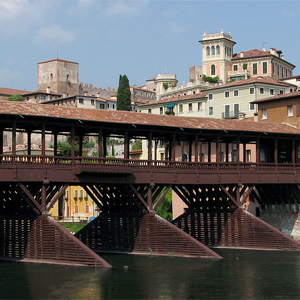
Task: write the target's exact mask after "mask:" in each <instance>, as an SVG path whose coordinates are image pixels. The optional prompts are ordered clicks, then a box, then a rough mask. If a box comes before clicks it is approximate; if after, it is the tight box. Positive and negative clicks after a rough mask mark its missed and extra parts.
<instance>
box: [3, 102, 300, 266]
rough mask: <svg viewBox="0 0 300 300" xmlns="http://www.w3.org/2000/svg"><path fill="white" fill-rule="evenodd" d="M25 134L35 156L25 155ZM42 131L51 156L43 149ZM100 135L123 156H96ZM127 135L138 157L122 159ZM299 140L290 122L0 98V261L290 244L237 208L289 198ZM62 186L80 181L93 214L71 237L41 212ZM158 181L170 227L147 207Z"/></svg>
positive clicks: (296, 175) (101, 152)
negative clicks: (62, 145) (36, 144)
mask: <svg viewBox="0 0 300 300" xmlns="http://www.w3.org/2000/svg"><path fill="white" fill-rule="evenodd" d="M20 134H22V135H23V137H24V136H25V137H26V139H25V140H26V144H27V147H26V148H27V153H26V154H22V155H20V154H17V150H16V149H17V137H18V135H20ZM33 135H35V136H36V135H39V136H40V141H41V143H40V144H41V145H40V148H41V149H40V150H41V154H40V155H32V154H31V151H30V149H31V143H32V137H33ZM4 136H6V138H7V136H8V137H9V138H8V140H11V145H10V147H11V153H10V154H4V153H3V144H4ZM61 136H64V137H66V136H67V137H68V139H69V140H70V143H71V156H70V157H62V156H59V155H58V154H59V153H58V149H57V144H58V141H59V139H60V138H61ZM86 136H89V137H94V138H95V140H96V141H97V148H98V151H97V153H96V156H93V157H87V156H82V154H83V140H84V137H86ZM49 137H50V138H51V140H52V141H53V147H54V155H46V145H47V142H46V141H48V140H49ZM108 138H118V139H122V140H123V145H124V151H123V153H124V158H121V159H115V158H108V157H107V155H106V143H107V139H108ZM137 139H142V140H146V141H147V143H146V144H147V147H146V148H147V149H146V151H147V155H146V158H145V159H141V160H132V159H129V147H130V142H131V140H137ZM75 143H78V144H79V155H77V156H75ZM159 144H160V145H163V147H164V160H158V159H157V147H158V145H159ZM299 145H300V130H299V129H297V128H295V127H292V126H289V125H283V124H267V123H263V124H261V123H255V122H249V121H237V120H217V119H205V118H183V117H180V118H179V117H173V116H160V115H151V114H138V113H132V112H122V111H102V110H88V109H76V108H69V107H54V106H50V105H38V104H36V105H35V104H30V103H14V102H8V101H0V185H1V191H0V192H1V196H0V224H1V226H0V257H1V258H5V259H22V260H26V259H31V260H32V259H33V260H42V261H47V262H57V263H77V264H87V265H102V266H105V267H109V265H108V264H107V263H106V262H105V261H104V260H103V259H101V257H99V256H98V255H97V254H96V253H95V252H123V253H140V254H149V253H150V252H151V253H154V254H160V255H170V254H172V255H178V256H197V257H211V258H218V259H219V258H221V257H220V256H219V255H218V254H216V253H215V252H213V251H212V250H211V249H210V247H216V246H223V247H242V248H255V249H257V248H260V249H276V250H279V249H280V250H298V249H300V243H298V242H297V241H295V240H294V239H292V238H290V237H288V236H286V235H284V234H283V233H281V232H280V231H279V230H277V229H275V228H273V227H272V226H270V225H269V224H267V223H265V222H263V221H262V220H260V219H259V218H258V217H256V216H254V215H252V214H250V213H248V212H247V211H246V210H245V209H244V205H245V203H247V202H251V201H252V202H254V201H255V202H257V203H259V204H260V205H264V204H267V203H292V204H296V205H298V204H299V202H300V191H299V186H298V184H299V182H300V163H299V155H298V154H299ZM184 147H186V148H187V149H188V151H186V152H187V153H188V159H187V161H186V162H185V161H182V157H183V155H182V154H183V153H182V149H183V148H184ZM204 147H205V149H206V152H205V151H204ZM230 149H231V150H230ZM249 151H250V152H251V151H252V152H251V155H249V153H250V152H249ZM69 185H81V186H82V187H83V188H84V189H85V190H86V192H87V193H88V194H89V196H90V197H91V198H92V199H93V201H94V202H95V204H96V205H97V206H98V207H99V209H100V210H101V213H100V215H99V217H98V218H97V219H95V220H94V221H93V222H91V223H89V224H88V225H87V226H86V227H85V228H84V229H83V230H81V231H80V232H78V233H77V234H76V236H73V235H71V234H70V233H68V232H67V231H66V230H64V229H63V228H62V227H60V225H59V224H58V223H56V222H55V221H54V220H52V219H51V217H50V215H49V210H50V209H51V208H52V207H53V205H54V204H55V202H56V201H58V199H59V198H60V197H62V196H63V195H64V192H65V189H66V188H67V187H68V186H69ZM170 189H172V190H173V193H175V194H176V195H177V196H178V197H179V198H180V199H181V201H183V202H184V203H185V205H186V207H187V209H186V210H185V212H184V213H183V214H182V215H181V216H179V217H178V218H176V219H175V220H174V221H173V222H172V223H169V222H167V221H166V220H164V219H162V218H160V217H159V216H158V215H157V214H156V212H155V211H156V209H157V207H158V206H159V205H160V204H161V202H162V200H163V199H164V197H165V195H166V193H167V192H168V191H169V190H170Z"/></svg>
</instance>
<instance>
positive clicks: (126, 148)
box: [124, 130, 129, 159]
mask: <svg viewBox="0 0 300 300" xmlns="http://www.w3.org/2000/svg"><path fill="white" fill-rule="evenodd" d="M124 158H125V159H129V135H128V130H125V133H124Z"/></svg>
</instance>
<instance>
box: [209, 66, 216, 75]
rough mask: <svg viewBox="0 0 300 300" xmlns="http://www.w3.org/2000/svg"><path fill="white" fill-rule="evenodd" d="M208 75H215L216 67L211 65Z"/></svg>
mask: <svg viewBox="0 0 300 300" xmlns="http://www.w3.org/2000/svg"><path fill="white" fill-rule="evenodd" d="M210 75H212V76H213V75H216V66H215V65H211V67H210Z"/></svg>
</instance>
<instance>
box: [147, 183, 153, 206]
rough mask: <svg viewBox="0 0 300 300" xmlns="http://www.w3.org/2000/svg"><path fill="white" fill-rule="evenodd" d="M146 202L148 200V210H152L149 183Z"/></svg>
mask: <svg viewBox="0 0 300 300" xmlns="http://www.w3.org/2000/svg"><path fill="white" fill-rule="evenodd" d="M147 202H148V207H149V210H150V211H152V210H153V203H152V190H151V185H149V186H148V191H147Z"/></svg>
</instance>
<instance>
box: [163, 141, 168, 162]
mask: <svg viewBox="0 0 300 300" xmlns="http://www.w3.org/2000/svg"><path fill="white" fill-rule="evenodd" d="M164 146H165V160H168V142H167V141H164Z"/></svg>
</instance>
